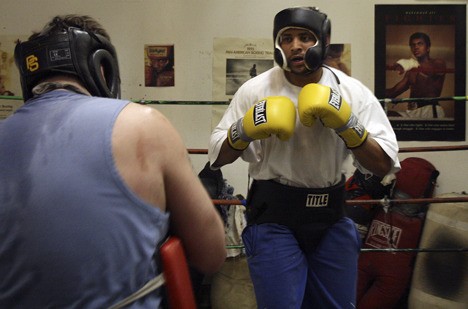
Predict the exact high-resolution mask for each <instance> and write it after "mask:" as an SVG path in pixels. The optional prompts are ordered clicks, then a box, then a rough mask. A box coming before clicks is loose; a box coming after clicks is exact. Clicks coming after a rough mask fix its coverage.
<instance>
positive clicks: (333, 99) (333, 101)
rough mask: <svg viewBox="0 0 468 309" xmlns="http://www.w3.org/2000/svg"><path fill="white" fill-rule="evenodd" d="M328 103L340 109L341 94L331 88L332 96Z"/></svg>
mask: <svg viewBox="0 0 468 309" xmlns="http://www.w3.org/2000/svg"><path fill="white" fill-rule="evenodd" d="M328 104H330V105H331V106H333V107H334V108H336V110H338V111H339V110H340V108H341V96H340V95H339V94H338V92H336V91H335V90H333V89H330V98H329V99H328Z"/></svg>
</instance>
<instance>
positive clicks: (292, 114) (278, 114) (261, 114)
mask: <svg viewBox="0 0 468 309" xmlns="http://www.w3.org/2000/svg"><path fill="white" fill-rule="evenodd" d="M295 126H296V107H295V106H294V103H293V102H292V101H291V100H290V99H289V98H287V97H283V96H275V97H266V98H265V99H263V100H260V101H259V102H257V103H256V104H255V105H253V106H252V107H251V108H250V109H249V110H248V111H247V113H246V114H245V116H244V117H242V118H240V119H239V120H237V121H236V122H234V123H233V124H232V125H231V127H230V128H229V130H228V142H229V145H230V146H231V147H232V148H234V149H235V150H244V149H245V148H247V147H248V146H249V143H250V142H251V141H253V140H257V139H264V138H268V137H270V136H271V135H276V136H278V138H279V139H280V140H282V141H286V140H288V139H289V138H290V137H291V136H292V135H293V133H294V128H295Z"/></svg>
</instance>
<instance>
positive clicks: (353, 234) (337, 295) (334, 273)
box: [242, 218, 361, 309]
mask: <svg viewBox="0 0 468 309" xmlns="http://www.w3.org/2000/svg"><path fill="white" fill-rule="evenodd" d="M242 239H243V241H244V245H245V249H246V253H247V260H248V264H249V270H250V276H251V278H252V282H253V285H254V289H255V296H256V298H257V306H258V308H261V309H265V308H267V309H275V308H278V309H286V308H295V309H299V308H304V309H305V308H307V309H310V308H313V309H315V308H326V309H331V308H340V309H341V308H343V309H346V308H355V302H356V301H355V299H356V282H357V261H358V256H359V249H360V246H361V240H360V237H359V233H358V232H357V229H356V227H355V225H354V222H353V221H352V220H351V219H349V218H342V219H340V220H339V221H338V222H337V223H335V224H334V225H332V226H331V227H330V228H329V229H328V230H327V232H326V234H325V235H324V236H323V238H322V240H321V242H320V243H319V245H318V246H317V248H316V250H315V251H314V252H312V253H310V254H309V256H306V255H305V254H304V252H303V251H302V250H301V249H300V248H299V245H298V243H297V241H296V239H295V237H294V235H293V233H292V232H291V230H290V229H288V228H287V227H285V226H283V225H278V224H273V223H272V224H270V223H266V224H260V225H257V224H253V225H249V226H247V227H246V228H245V229H244V231H243V234H242Z"/></svg>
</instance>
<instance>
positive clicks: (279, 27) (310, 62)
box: [273, 7, 331, 71]
mask: <svg viewBox="0 0 468 309" xmlns="http://www.w3.org/2000/svg"><path fill="white" fill-rule="evenodd" d="M291 27H295V28H304V29H307V30H310V31H312V32H313V33H314V34H315V35H316V36H317V39H318V41H317V44H315V45H314V46H312V47H309V48H308V49H307V51H306V54H305V56H304V61H305V65H306V67H307V69H309V70H310V71H316V70H317V69H318V68H319V67H321V66H322V63H323V60H324V59H325V57H326V53H327V48H328V39H329V37H330V30H331V23H330V20H329V19H328V18H327V15H326V14H324V13H322V12H320V11H319V10H318V9H317V8H315V7H295V8H288V9H284V10H282V11H280V12H279V13H278V14H276V16H275V20H274V26H273V40H274V44H275V54H274V58H275V61H276V63H278V65H279V66H280V67H282V68H283V69H284V70H289V68H288V63H287V60H286V58H285V56H284V52H283V50H282V49H281V47H280V42H279V40H280V36H281V34H282V32H283V31H284V30H286V29H287V28H291Z"/></svg>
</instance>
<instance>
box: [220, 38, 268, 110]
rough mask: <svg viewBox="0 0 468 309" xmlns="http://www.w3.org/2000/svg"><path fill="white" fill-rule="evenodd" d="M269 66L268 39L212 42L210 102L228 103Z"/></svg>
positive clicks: (222, 39)
mask: <svg viewBox="0 0 468 309" xmlns="http://www.w3.org/2000/svg"><path fill="white" fill-rule="evenodd" d="M273 65H274V61H273V42H272V40H271V39H240V38H215V39H214V41H213V101H229V100H230V99H231V98H232V96H233V95H234V93H235V92H236V91H237V89H238V88H239V87H240V86H241V85H242V84H243V83H245V82H246V81H247V80H249V79H250V78H252V77H255V76H256V75H258V74H260V73H263V72H265V71H267V70H268V69H270V68H272V67H273Z"/></svg>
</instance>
